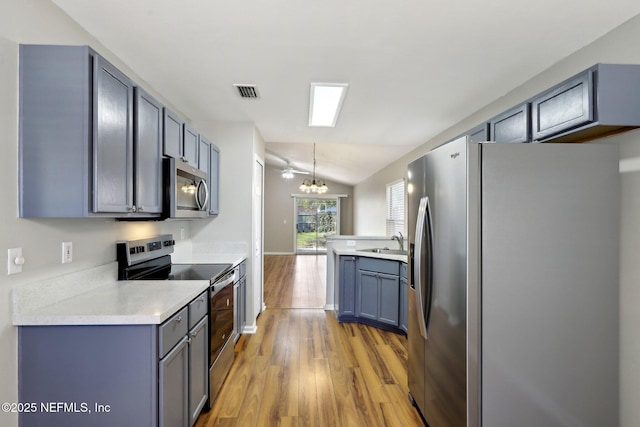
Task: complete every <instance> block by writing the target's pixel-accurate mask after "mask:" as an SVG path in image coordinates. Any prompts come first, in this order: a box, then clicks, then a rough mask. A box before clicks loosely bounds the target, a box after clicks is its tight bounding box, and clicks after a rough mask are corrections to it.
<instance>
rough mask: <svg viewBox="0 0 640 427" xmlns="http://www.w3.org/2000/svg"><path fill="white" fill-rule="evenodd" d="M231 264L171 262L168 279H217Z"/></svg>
mask: <svg viewBox="0 0 640 427" xmlns="http://www.w3.org/2000/svg"><path fill="white" fill-rule="evenodd" d="M229 268H231V264H171V271H170V272H169V274H168V277H167V279H168V280H215V279H216V278H218V277H219V276H220V275H222V274H223V273H224V272H225V271H227V270H229Z"/></svg>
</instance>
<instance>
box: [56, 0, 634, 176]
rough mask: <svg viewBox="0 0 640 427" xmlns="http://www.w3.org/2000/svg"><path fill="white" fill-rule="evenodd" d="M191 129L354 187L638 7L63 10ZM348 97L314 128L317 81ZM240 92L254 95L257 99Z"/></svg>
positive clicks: (362, 1) (132, 6) (419, 4)
mask: <svg viewBox="0 0 640 427" xmlns="http://www.w3.org/2000/svg"><path fill="white" fill-rule="evenodd" d="M52 1H53V2H54V3H55V4H57V5H58V6H59V7H60V8H61V9H63V10H64V11H65V12H66V13H67V14H68V15H69V16H71V18H73V19H74V20H75V21H77V22H78V23H79V24H80V25H81V26H82V27H84V28H85V29H86V30H87V31H88V32H89V33H91V34H92V35H93V36H94V37H95V38H96V39H97V40H99V41H100V42H101V43H102V44H103V45H104V46H106V47H107V48H108V49H109V50H111V51H112V52H113V53H114V54H115V55H116V56H118V57H119V58H120V59H121V60H122V61H123V62H125V63H126V64H127V65H129V66H130V67H131V68H132V69H133V70H135V71H136V73H138V74H139V75H140V76H141V77H142V78H143V79H144V80H145V81H146V82H147V83H148V84H149V85H151V86H152V87H154V88H158V89H160V88H161V92H162V95H163V96H164V97H165V98H167V99H169V100H171V102H172V103H173V104H174V105H175V106H176V108H178V109H179V110H180V111H181V112H182V113H183V114H184V115H186V116H187V117H188V118H189V119H191V120H197V121H200V120H232V121H252V122H254V123H255V125H256V127H257V128H258V130H259V131H260V133H261V134H262V136H263V137H264V140H265V142H266V149H267V159H266V161H267V163H268V164H276V165H278V166H283V167H284V165H285V160H286V161H289V162H291V164H292V166H294V167H296V168H299V169H306V170H310V169H311V167H312V153H313V148H312V143H313V142H316V143H317V158H318V167H317V174H318V175H320V176H324V177H325V178H327V179H332V180H335V181H338V182H343V183H345V184H356V183H358V182H360V181H362V180H363V179H365V178H366V177H368V176H370V175H371V174H373V173H375V172H376V171H378V170H380V169H381V168H383V167H384V166H386V165H387V164H389V163H391V162H392V161H394V160H395V159H397V158H399V157H401V156H402V155H404V154H406V153H407V152H409V151H411V150H412V149H414V148H415V147H417V146H419V145H421V144H423V143H424V142H426V141H427V140H429V139H430V138H432V137H433V136H435V135H437V134H438V133H440V132H442V131H443V130H445V129H447V128H448V127H450V126H452V125H453V124H455V123H456V122H459V121H460V120H462V119H464V118H465V117H467V116H469V115H470V114H471V113H473V112H475V111H477V110H478V109H480V108H481V107H483V106H485V105H487V104H489V103H490V102H492V101H494V100H495V99H497V98H499V97H500V96H502V95H504V94H505V93H507V92H508V91H510V90H511V89H513V88H515V87H517V86H519V85H520V84H522V83H524V82H525V81H527V80H529V79H530V78H531V77H533V76H535V75H536V74H538V73H539V72H541V71H542V70H544V69H546V68H548V67H549V66H551V65H553V64H554V63H556V62H558V61H559V60H560V59H562V58H564V57H565V56H567V55H569V54H571V53H573V52H574V51H576V50H578V49H579V48H581V47H583V46H585V45H587V44H589V43H590V42H592V41H593V40H595V39H597V38H598V37H600V36H602V35H604V34H605V33H607V32H608V31H610V30H611V29H613V28H615V27H616V26H618V25H620V24H622V23H623V22H624V21H626V20H628V19H630V18H631V17H633V16H635V15H637V14H638V13H640V2H638V1H637V0H608V1H602V0H561V1H558V0H537V1H534V2H532V1H530V0H527V1H524V0H489V1H484V2H480V1H477V0H321V1H319V0H261V1H259V0H240V1H238V0H236V1H223V0H183V1H178V0H136V1H131V0H109V1H104V0H52ZM310 82H344V83H348V84H349V89H348V92H347V95H346V98H345V102H344V105H343V107H342V113H341V115H340V117H339V119H338V123H337V125H336V127H335V128H309V127H308V126H307V123H308V106H309V83H310ZM234 83H242V84H255V85H257V87H258V91H259V93H260V99H258V100H244V99H241V98H240V97H239V96H238V95H237V93H236V92H235V89H234V87H233V84H234Z"/></svg>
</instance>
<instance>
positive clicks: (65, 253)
mask: <svg viewBox="0 0 640 427" xmlns="http://www.w3.org/2000/svg"><path fill="white" fill-rule="evenodd" d="M71 261H73V242H62V263H63V264H66V263H68V262H71Z"/></svg>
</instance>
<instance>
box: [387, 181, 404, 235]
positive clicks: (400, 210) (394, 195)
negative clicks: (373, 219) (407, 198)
mask: <svg viewBox="0 0 640 427" xmlns="http://www.w3.org/2000/svg"><path fill="white" fill-rule="evenodd" d="M398 232H401V233H404V232H405V231H404V180H403V179H401V180H400V181H396V182H392V183H391V184H387V236H393V235H395V234H398Z"/></svg>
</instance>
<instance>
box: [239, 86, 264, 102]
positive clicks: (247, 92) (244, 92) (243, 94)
mask: <svg viewBox="0 0 640 427" xmlns="http://www.w3.org/2000/svg"><path fill="white" fill-rule="evenodd" d="M234 86H235V88H236V89H237V90H238V94H239V95H240V98H249V99H257V98H260V95H259V94H258V88H257V87H255V85H239V84H234Z"/></svg>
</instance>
